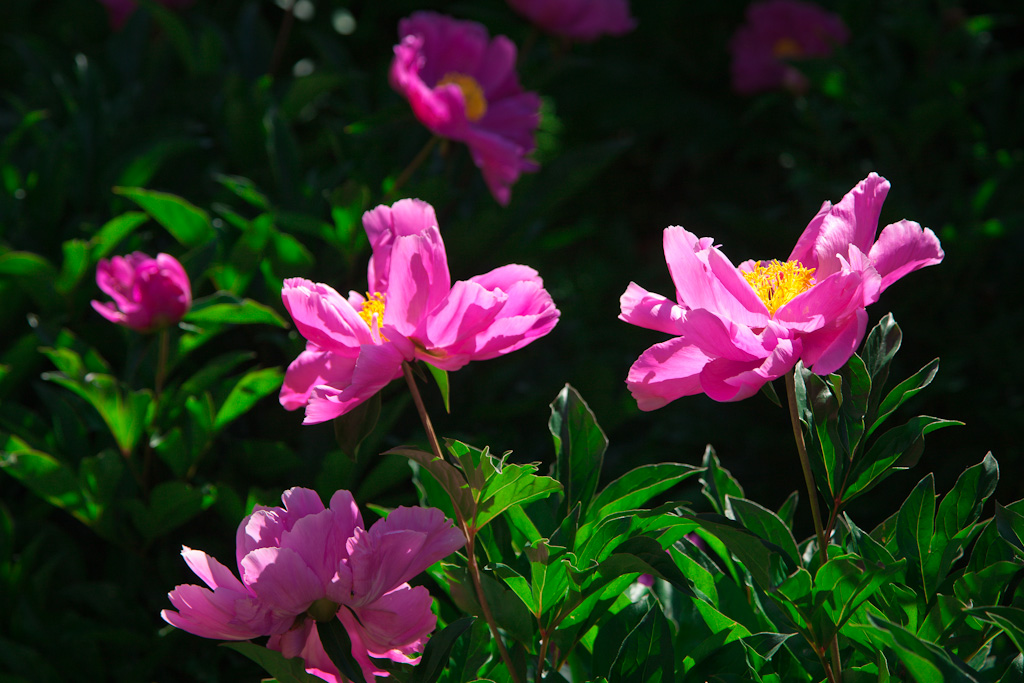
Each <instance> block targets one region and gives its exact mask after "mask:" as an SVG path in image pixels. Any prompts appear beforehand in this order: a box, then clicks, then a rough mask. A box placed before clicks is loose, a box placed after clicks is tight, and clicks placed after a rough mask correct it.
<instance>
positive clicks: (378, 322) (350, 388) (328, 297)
mask: <svg viewBox="0 0 1024 683" xmlns="http://www.w3.org/2000/svg"><path fill="white" fill-rule="evenodd" d="M363 226H364V227H365V228H366V234H367V235H368V236H369V238H370V245H371V246H372V247H373V255H372V256H371V258H370V265H369V268H368V271H367V280H368V281H369V290H368V291H367V293H366V295H365V296H363V295H362V294H358V293H357V292H349V295H348V298H347V299H346V298H345V297H343V296H341V295H340V294H339V293H338V292H336V291H335V290H334V289H332V288H331V287H329V286H327V285H325V284H319V283H314V282H310V281H309V280H304V279H302V278H291V279H288V280H285V281H284V289H283V290H282V292H281V296H282V298H283V299H284V305H285V307H286V308H287V309H288V312H289V313H290V314H291V316H292V319H293V320H294V321H295V326H296V327H297V328H298V330H299V333H300V334H301V335H302V336H303V337H305V338H306V339H307V341H308V344H307V346H306V350H305V351H304V352H303V353H301V354H300V355H299V357H298V358H296V359H295V361H294V362H293V363H292V364H291V365H290V366H288V370H287V372H286V373H285V378H284V386H283V387H282V388H281V396H280V399H281V404H282V405H283V406H284V407H285V408H287V409H289V410H295V409H297V408H300V407H302V406H305V407H306V418H305V423H306V424H312V423H315V422H323V421H325V420H330V419H331V418H334V417H337V416H338V415H341V414H343V413H346V412H348V411H349V410H351V409H352V408H353V407H355V406H356V405H358V404H360V403H362V402H363V401H365V400H366V399H368V398H370V397H371V396H373V395H374V394H376V393H377V392H378V391H380V389H382V388H383V387H384V385H386V384H387V383H388V382H390V381H391V380H393V379H395V378H397V377H399V376H401V375H402V362H403V361H412V360H416V359H419V360H424V361H426V362H428V363H430V364H431V365H433V366H435V367H438V368H441V369H442V370H457V369H459V368H461V367H462V366H463V365H465V364H466V363H468V362H469V361H472V360H486V359H488V358H495V357H497V356H500V355H503V354H506V353H508V352H510V351H514V350H516V349H518V348H521V347H523V346H525V345H527V344H529V343H530V342H531V341H533V340H534V339H537V338H538V337H542V336H544V335H545V334H547V333H548V332H550V331H551V328H553V327H554V326H555V323H556V322H558V315H559V313H558V309H557V308H555V305H554V303H553V302H552V301H551V296H550V295H549V294H548V293H547V291H545V290H544V283H543V282H542V281H541V278H540V277H539V276H538V275H537V271H535V270H533V269H532V268H529V267H527V266H520V265H507V266H502V267H500V268H496V269H494V270H492V271H490V272H489V273H485V274H483V275H477V276H476V277H472V278H470V279H469V280H464V281H459V282H456V283H455V284H454V285H453V284H451V278H450V277H449V274H448V261H447V256H446V255H445V250H444V242H442V241H441V233H440V232H439V230H438V226H437V218H436V217H435V215H434V209H433V207H432V206H430V205H429V204H427V203H426V202H422V201H420V200H418V199H403V200H401V201H399V202H396V203H395V205H394V206H393V207H388V206H378V207H377V208H375V209H373V210H372V211H367V212H366V213H365V214H363Z"/></svg>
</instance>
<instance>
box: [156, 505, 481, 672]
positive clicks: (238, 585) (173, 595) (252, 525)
mask: <svg viewBox="0 0 1024 683" xmlns="http://www.w3.org/2000/svg"><path fill="white" fill-rule="evenodd" d="M281 499H282V500H283V501H284V507H283V508H281V507H273V508H268V507H263V506H261V505H257V506H256V508H255V509H254V510H253V513H252V514H251V515H249V516H248V517H246V518H245V519H243V520H242V523H241V525H239V527H238V533H237V535H236V560H237V564H238V576H240V577H241V580H239V578H238V577H236V576H235V574H234V573H233V572H232V571H231V570H230V569H228V568H227V567H225V566H224V565H223V564H221V563H220V562H218V561H217V560H216V559H214V558H212V557H210V556H209V555H207V554H206V553H204V552H202V551H199V550H192V549H190V548H182V553H181V554H182V556H183V557H184V558H185V562H187V563H188V566H189V567H190V568H191V569H192V571H193V572H195V573H196V575H197V576H199V578H200V579H202V580H203V583H205V584H206V586H207V588H204V587H202V586H196V585H180V586H177V587H175V589H174V590H172V591H171V592H170V593H169V594H168V597H169V598H170V600H171V604H172V605H174V607H175V609H177V611H174V610H169V609H165V610H163V611H162V612H161V613H160V616H162V617H163V618H164V620H165V621H167V622H168V623H169V624H172V625H173V626H177V627H178V628H180V629H183V630H185V631H188V632H189V633H193V634H195V635H197V636H202V637H204V638H216V639H218V640H248V639H250V638H256V637H258V636H270V640H269V641H268V642H267V647H269V648H270V649H272V650H277V651H279V652H281V653H282V654H283V655H284V656H286V657H299V656H301V657H302V658H303V659H304V660H305V663H306V671H308V672H309V673H311V674H314V675H316V676H319V677H320V678H323V679H324V680H327V681H332V682H333V683H341V681H343V680H344V679H343V678H342V677H341V674H340V673H339V672H338V669H337V667H335V666H334V664H333V663H332V662H331V660H330V658H329V657H328V656H327V654H326V652H324V648H323V645H322V644H321V642H320V636H319V633H318V632H317V622H318V621H319V622H324V621H328V620H330V619H335V618H336V619H339V620H340V621H341V623H342V624H343V625H344V626H345V630H346V631H347V632H348V635H349V637H350V638H351V640H352V656H353V657H354V658H355V659H356V661H357V662H359V665H360V668H361V669H362V671H363V675H364V676H365V677H366V680H368V681H372V680H373V677H374V676H382V675H387V674H386V673H385V672H384V671H383V670H381V669H380V668H379V667H377V666H375V665H374V663H373V661H371V659H370V658H371V657H374V658H377V659H390V660H392V661H395V662H413V663H415V662H416V661H418V653H419V652H421V651H422V649H423V645H424V643H425V642H426V640H427V638H428V636H429V635H430V633H431V632H432V631H433V630H434V627H435V626H436V623H437V619H436V617H435V616H434V615H433V613H431V611H430V605H431V598H430V594H429V593H428V592H427V589H426V588H423V587H422V586H417V587H412V586H410V585H409V584H408V583H407V582H408V581H409V579H411V578H412V577H414V576H416V575H417V574H419V573H420V572H422V571H423V570H424V569H426V568H427V567H429V566H430V565H432V564H434V563H435V562H437V561H439V560H441V559H443V558H445V557H447V556H448V555H450V554H451V553H453V552H455V551H456V550H458V549H459V548H461V547H462V546H463V545H464V544H465V541H466V539H465V537H464V536H463V534H462V531H460V530H459V529H457V528H455V527H454V526H452V523H451V520H449V519H447V518H445V516H444V514H443V513H442V512H441V511H440V510H436V509H434V508H418V507H415V508H409V507H400V508H398V509H396V510H394V511H393V512H392V513H391V514H390V515H388V517H387V519H382V520H379V521H377V522H376V523H375V524H374V525H373V526H371V527H370V528H369V530H367V529H364V528H363V519H362V516H361V515H360V513H359V508H358V507H357V506H356V504H355V501H354V500H353V499H352V495H351V494H350V493H349V492H348V491H338V492H337V493H335V494H334V496H333V497H332V498H331V504H330V507H329V508H326V509H325V508H324V505H323V503H322V502H321V501H320V497H319V496H318V495H317V494H316V492H315V491H311V490H309V489H304V488H292V489H289V490H287V491H285V492H284V494H283V495H282V496H281Z"/></svg>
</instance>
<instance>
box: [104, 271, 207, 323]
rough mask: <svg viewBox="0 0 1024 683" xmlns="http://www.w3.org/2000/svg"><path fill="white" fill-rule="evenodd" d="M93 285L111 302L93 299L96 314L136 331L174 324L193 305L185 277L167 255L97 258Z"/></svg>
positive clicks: (189, 287)
mask: <svg viewBox="0 0 1024 683" xmlns="http://www.w3.org/2000/svg"><path fill="white" fill-rule="evenodd" d="M96 284H97V285H99V287H100V289H102V290H103V291H104V292H105V293H106V294H108V295H110V296H111V297H112V298H113V299H114V300H113V301H107V302H100V301H96V300H93V302H92V307H93V308H95V309H96V312H97V313H99V314H100V315H102V316H103V317H104V318H106V319H107V320H109V321H110V322H112V323H117V324H118V325H124V326H125V327H130V328H131V329H133V330H135V331H137V332H153V331H155V330H159V329H161V328H164V327H167V326H168V325H174V324H176V323H177V322H178V321H179V320H181V317H182V316H183V315H185V314H186V313H187V312H188V309H189V308H191V306H192V288H191V286H190V285H189V282H188V274H187V273H185V269H184V268H182V267H181V264H180V263H178V260H177V259H175V258H174V257H173V256H169V255H167V254H157V257H156V258H151V257H149V256H147V255H146V254H143V253H142V252H141V251H136V252H134V253H131V254H128V255H127V256H123V257H122V256H115V257H114V258H112V259H110V260H109V261H108V260H106V259H100V262H99V265H98V266H97V267H96Z"/></svg>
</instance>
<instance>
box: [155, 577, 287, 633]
mask: <svg viewBox="0 0 1024 683" xmlns="http://www.w3.org/2000/svg"><path fill="white" fill-rule="evenodd" d="M167 597H168V598H169V599H170V601H171V604H172V605H174V607H175V608H176V609H177V610H178V611H177V612H175V611H173V610H169V609H165V610H163V611H161V612H160V616H161V617H162V618H163V620H164V621H166V622H167V623H168V624H171V625H172V626H175V627H177V628H180V629H181V630H183V631H188V632H189V633H192V634H194V635H197V636H202V637H203V638H216V639H218V640H248V639H249V638H255V637H257V636H262V635H267V633H266V632H264V631H261V630H259V629H255V628H253V627H252V626H250V625H249V624H248V623H245V622H244V621H243V620H241V619H239V617H238V613H237V607H238V605H239V603H245V602H249V603H252V602H254V601H253V600H252V598H251V597H250V596H249V595H247V594H245V593H237V592H235V591H231V590H227V589H223V588H222V589H218V590H217V591H210V590H208V589H206V588H202V587H200V586H195V585H192V584H183V585H180V586H176V587H175V588H174V590H172V591H171V592H170V593H168V594H167ZM249 607H250V608H251V607H252V605H251V604H250V605H249ZM250 611H251V609H250Z"/></svg>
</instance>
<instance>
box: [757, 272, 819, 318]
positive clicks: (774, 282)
mask: <svg viewBox="0 0 1024 683" xmlns="http://www.w3.org/2000/svg"><path fill="white" fill-rule="evenodd" d="M743 277H744V278H746V280H747V282H748V283H750V286H751V287H753V288H754V292H756V293H757V296H758V297H759V298H760V299H761V301H763V302H764V305H765V306H767V307H768V312H769V313H770V314H771V315H775V311H777V310H779V309H780V308H782V307H783V306H784V305H785V304H787V303H789V302H790V301H791V300H792V299H793V297H795V296H796V295H797V294H801V293H802V292H806V291H807V290H808V289H810V288H811V287H813V286H814V268H805V267H804V266H803V264H801V263H800V262H799V261H785V262H782V261H776V260H771V261H758V262H757V263H756V264H755V265H754V269H753V270H751V271H750V272H749V273H743Z"/></svg>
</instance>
